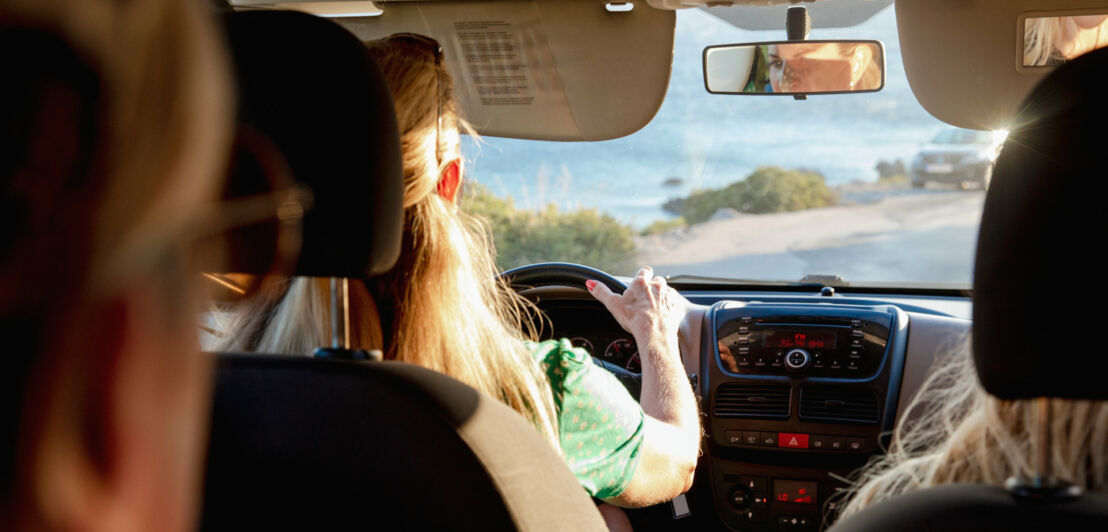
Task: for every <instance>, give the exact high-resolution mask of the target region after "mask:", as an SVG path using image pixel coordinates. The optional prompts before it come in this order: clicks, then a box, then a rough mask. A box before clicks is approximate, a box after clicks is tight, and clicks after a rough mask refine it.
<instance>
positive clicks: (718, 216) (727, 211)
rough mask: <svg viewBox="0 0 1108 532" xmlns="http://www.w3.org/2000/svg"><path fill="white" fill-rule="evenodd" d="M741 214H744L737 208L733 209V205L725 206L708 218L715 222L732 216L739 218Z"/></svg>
mask: <svg viewBox="0 0 1108 532" xmlns="http://www.w3.org/2000/svg"><path fill="white" fill-rule="evenodd" d="M740 216H742V213H741V212H739V211H736V210H735V209H732V208H731V207H724V208H722V209H720V210H718V211H716V212H715V214H713V215H712V217H711V218H708V221H709V222H714V221H716V220H730V219H732V218H738V217H740Z"/></svg>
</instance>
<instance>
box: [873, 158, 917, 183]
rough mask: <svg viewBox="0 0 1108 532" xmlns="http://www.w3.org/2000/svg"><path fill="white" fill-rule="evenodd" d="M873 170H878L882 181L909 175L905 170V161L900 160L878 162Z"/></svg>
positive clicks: (878, 175)
mask: <svg viewBox="0 0 1108 532" xmlns="http://www.w3.org/2000/svg"><path fill="white" fill-rule="evenodd" d="M873 168H874V170H877V177H878V179H880V180H886V179H889V178H890V177H896V176H898V175H904V174H907V173H908V170H907V169H906V168H904V161H901V160H900V159H897V160H895V161H877V164H876V165H875V166H874V167H873Z"/></svg>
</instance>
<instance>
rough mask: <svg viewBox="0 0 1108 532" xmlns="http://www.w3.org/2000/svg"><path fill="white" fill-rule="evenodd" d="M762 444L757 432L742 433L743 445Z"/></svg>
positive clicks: (747, 431) (745, 431) (746, 431)
mask: <svg viewBox="0 0 1108 532" xmlns="http://www.w3.org/2000/svg"><path fill="white" fill-rule="evenodd" d="M761 442H762V438H761V436H759V435H758V433H757V432H752V431H749V430H744V431H743V445H758V444H760V443H761Z"/></svg>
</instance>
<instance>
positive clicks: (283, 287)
mask: <svg viewBox="0 0 1108 532" xmlns="http://www.w3.org/2000/svg"><path fill="white" fill-rule="evenodd" d="M368 49H369V51H370V53H371V55H372V56H373V57H374V58H375V59H376V60H377V63H378V65H379V66H380V68H381V71H382V73H383V74H384V76H385V79H386V81H387V82H388V84H389V88H390V89H391V92H392V94H393V99H394V103H395V106H396V111H397V119H398V122H399V127H400V134H401V148H402V153H403V167H404V199H403V201H404V237H403V243H402V249H401V254H400V258H399V260H398V261H397V263H396V265H395V266H393V268H392V269H391V270H390V271H388V272H386V273H384V274H383V275H381V276H379V277H377V278H373V279H369V280H367V281H365V283H362V282H353V283H351V285H350V288H351V296H352V301H351V307H350V308H351V345H352V346H353V347H355V348H365V349H374V348H381V349H383V350H384V351H385V356H386V358H388V359H394V360H399V361H402V362H407V363H411V364H416V365H419V366H423V367H425V368H429V369H432V370H435V371H438V372H441V373H444V374H446V375H449V376H451V377H454V378H456V379H458V380H460V381H462V382H464V383H466V384H468V385H470V386H472V387H473V388H476V389H477V390H480V391H482V392H485V393H488V394H490V395H492V396H493V397H496V398H499V399H501V400H502V401H503V402H504V403H506V404H507V405H508V406H510V407H512V408H513V409H515V410H516V411H518V412H520V413H521V414H522V415H524V416H525V417H526V418H527V419H529V420H530V421H531V422H532V423H533V424H534V425H535V426H536V428H538V429H539V430H540V431H541V432H542V433H543V434H544V435H545V436H546V437H547V439H548V440H549V441H550V442H551V443H552V445H554V448H555V449H556V450H560V449H559V448H558V447H557V423H556V417H555V410H554V403H553V397H552V394H551V390H550V385H549V383H548V381H547V380H546V377H545V376H544V375H543V373H542V372H541V370H540V368H539V365H538V364H537V363H536V361H535V360H533V358H532V357H531V355H530V354H529V353H528V351H527V350H526V349H525V347H524V345H523V342H524V340H527V339H534V338H535V337H536V335H537V331H536V330H535V327H536V326H535V324H534V322H533V321H532V320H533V319H534V318H535V317H536V316H537V314H535V309H534V307H533V305H530V304H529V303H528V302H527V301H526V300H525V299H523V298H522V297H520V296H519V295H517V294H516V293H515V292H514V291H512V290H511V289H510V288H509V287H508V286H507V284H506V283H505V282H503V281H500V280H498V279H497V277H496V275H497V272H498V270H497V267H496V262H495V251H494V249H493V244H492V240H491V237H490V231H489V229H488V227H487V226H486V225H485V223H484V222H483V221H482V220H480V219H478V218H475V217H473V216H469V215H467V214H466V213H463V212H460V211H459V210H458V209H457V208H456V206H455V205H454V204H453V203H451V202H450V201H447V200H445V199H443V198H442V197H440V196H439V195H438V194H437V193H436V190H437V185H438V181H439V179H440V177H441V175H442V172H443V170H444V169H445V168H446V167H447V166H448V165H449V164H451V162H452V161H456V160H458V158H459V157H460V151H459V146H458V140H459V129H462V130H469V126H468V125H467V124H465V122H464V121H463V120H462V119H461V118H460V117H459V116H458V105H457V101H456V100H455V99H454V97H453V80H452V79H451V77H450V75H449V74H448V73H447V71H446V69H445V68H444V66H443V65H442V64H441V60H440V59H439V58H437V57H436V54H435V52H434V50H428V49H425V48H424V47H421V46H416V45H414V44H412V43H408V42H404V41H402V40H399V39H385V40H381V41H374V42H371V43H368ZM365 178H366V179H372V176H366V177H365ZM329 307H330V291H329V287H328V280H327V279H309V278H296V279H291V280H274V281H271V282H269V283H268V286H266V287H264V288H263V289H262V291H261V293H260V294H258V295H257V296H255V297H253V298H251V299H250V300H247V301H245V302H243V303H241V304H240V306H239V307H238V308H237V309H235V310H233V311H232V312H231V316H230V321H229V322H228V324H227V326H226V327H224V331H225V333H224V334H225V336H224V339H223V340H222V342H220V345H219V346H218V347H219V348H221V349H230V350H256V351H261V352H272V353H286V354H301V355H307V354H311V352H312V350H313V349H314V348H316V347H321V346H325V345H330V343H331V342H330V333H329V330H330V329H329V323H330V322H329V320H330V310H329ZM382 318H383V319H382ZM386 339H388V340H389V341H388V342H387V343H388V345H385V342H386Z"/></svg>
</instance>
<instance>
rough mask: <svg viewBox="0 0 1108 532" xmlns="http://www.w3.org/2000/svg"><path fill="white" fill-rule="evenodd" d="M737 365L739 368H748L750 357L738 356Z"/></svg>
mask: <svg viewBox="0 0 1108 532" xmlns="http://www.w3.org/2000/svg"><path fill="white" fill-rule="evenodd" d="M739 365H740V366H749V365H750V357H745V356H742V355H739Z"/></svg>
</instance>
